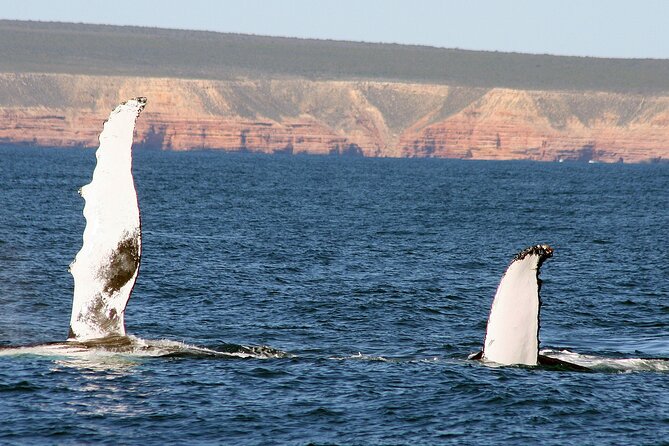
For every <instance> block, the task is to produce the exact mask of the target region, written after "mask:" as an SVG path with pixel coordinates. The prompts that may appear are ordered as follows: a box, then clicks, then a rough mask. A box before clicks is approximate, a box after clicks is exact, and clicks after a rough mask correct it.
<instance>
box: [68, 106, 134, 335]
mask: <svg viewBox="0 0 669 446" xmlns="http://www.w3.org/2000/svg"><path fill="white" fill-rule="evenodd" d="M145 104H146V98H135V99H131V100H129V101H127V102H124V103H121V104H120V105H119V106H118V107H116V108H115V109H114V110H113V111H112V112H111V115H110V116H109V119H108V120H107V121H105V123H104V128H103V130H102V133H101V134H100V146H99V148H98V149H97V151H96V153H95V155H96V159H97V163H96V166H95V170H94V172H93V179H92V181H91V182H90V183H89V184H87V185H85V186H84V187H82V188H81V190H80V194H81V196H82V197H83V198H84V200H85V205H84V217H85V219H86V228H85V229H84V235H83V245H82V248H81V250H80V251H79V252H78V253H77V255H76V257H75V259H74V261H73V262H72V264H71V265H70V272H71V273H72V276H73V277H74V299H73V302H72V316H71V319H70V332H69V335H68V340H76V341H85V340H91V339H98V338H105V337H109V336H125V322H124V313H125V307H126V305H127V302H128V299H130V294H131V293H132V288H133V286H134V284H135V279H136V278H137V272H138V270H139V262H140V257H141V251H142V234H141V226H140V216H139V205H138V202H137V192H136V190H135V183H134V181H133V177H132V142H133V134H134V129H135V122H136V120H137V117H138V116H139V114H140V113H141V111H142V110H143V109H144V106H145Z"/></svg>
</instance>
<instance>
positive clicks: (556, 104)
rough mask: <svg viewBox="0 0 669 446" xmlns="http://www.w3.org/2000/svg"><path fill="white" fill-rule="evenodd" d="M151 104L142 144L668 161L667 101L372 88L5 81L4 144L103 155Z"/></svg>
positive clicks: (74, 77) (32, 76)
mask: <svg viewBox="0 0 669 446" xmlns="http://www.w3.org/2000/svg"><path fill="white" fill-rule="evenodd" d="M134 96H146V97H148V99H149V103H148V106H147V108H146V111H145V113H144V115H143V117H142V120H140V122H139V123H138V125H137V129H136V132H137V135H136V141H138V142H139V145H140V146H143V147H147V148H155V149H164V150H193V149H220V150H230V151H239V150H243V151H251V152H264V153H309V154H350V155H363V156H383V157H449V158H468V159H500V160H502V159H532V160H543V161H553V160H581V161H601V162H618V161H623V162H650V161H656V160H666V159H668V158H669V93H667V94H663V93H656V92H655V93H653V92H650V93H649V92H646V93H628V92H611V91H608V92H604V91H596V90H579V91H569V90H524V89H515V88H490V87H476V86H450V85H444V84H437V83H412V82H408V81H375V80H316V79H304V78H287V77H283V78H276V79H266V78H265V79H260V78H258V79H253V78H247V79H228V80H225V79H224V80H220V79H219V80H216V79H207V80H203V79H179V78H158V77H132V76H100V75H78V74H58V73H43V74H40V73H4V74H3V73H0V142H5V143H11V144H30V145H36V146H47V147H51V146H55V147H74V146H76V147H81V146H83V147H96V146H97V135H98V134H99V131H100V128H101V119H103V118H104V117H105V116H106V115H107V114H108V113H109V110H110V109H111V108H112V107H113V106H114V104H116V103H118V102H119V101H121V100H125V99H128V98H130V97H134Z"/></svg>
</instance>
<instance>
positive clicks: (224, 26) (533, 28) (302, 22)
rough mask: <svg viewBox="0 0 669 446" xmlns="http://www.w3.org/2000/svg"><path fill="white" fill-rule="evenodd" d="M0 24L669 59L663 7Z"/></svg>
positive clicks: (521, 4) (163, 10)
mask: <svg viewBox="0 0 669 446" xmlns="http://www.w3.org/2000/svg"><path fill="white" fill-rule="evenodd" d="M0 18H5V19H22V20H41V21H63V22H83V23H107V24H115V25H139V26H154V27H164V28H181V29H200V30H210V31H221V32H236V33H250V34H261V35H273V36H294V37H313V38H320V39H337V40H354V41H367V42H395V43H413V44H421V45H431V46H440V47H446V48H466V49H478V50H497V51H516V52H529V53H549V54H564V55H578V56H599V57H626V58H627V57H634V58H646V57H651V58H669V1H664V0H628V1H623V0H552V1H543V0H534V1H532V0H506V1H503V0H498V1H493V0H442V1H439V0H325V1H321V0H311V1H310V0H264V1H261V0H234V1H229V0H219V1H214V0H0Z"/></svg>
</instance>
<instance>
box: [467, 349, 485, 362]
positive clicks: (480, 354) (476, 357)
mask: <svg viewBox="0 0 669 446" xmlns="http://www.w3.org/2000/svg"><path fill="white" fill-rule="evenodd" d="M467 359H471V360H473V361H476V360H481V359H483V350H481V351H480V352H478V353H472V354H471V355H469V356H467Z"/></svg>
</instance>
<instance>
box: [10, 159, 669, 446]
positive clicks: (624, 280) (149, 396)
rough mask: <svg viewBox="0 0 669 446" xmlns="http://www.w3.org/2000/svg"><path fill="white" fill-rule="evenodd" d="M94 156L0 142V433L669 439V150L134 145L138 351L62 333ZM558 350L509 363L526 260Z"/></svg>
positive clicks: (342, 439)
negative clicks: (511, 280)
mask: <svg viewBox="0 0 669 446" xmlns="http://www.w3.org/2000/svg"><path fill="white" fill-rule="evenodd" d="M94 163H95V156H94V152H93V151H92V150H74V149H73V150H61V149H51V150H44V149H33V148H19V147H11V146H0V346H1V347H10V346H14V347H15V346H26V345H33V347H28V348H23V349H17V348H11V349H3V350H0V444H59V445H60V444H64V445H67V444H90V443H99V444H110V445H112V444H114V445H115V444H143V445H154V444H155V445H162V444H168V443H171V444H262V445H266V444H267V445H271V444H294V445H306V444H322V445H324V444H342V445H343V444H356V445H357V444H362V445H372V444H398V445H399V444H520V443H526V444H538V443H541V444H544V445H562V444H580V445H602V444H649V445H650V444H653V445H656V444H669V365H668V363H667V361H662V360H658V359H653V358H667V357H669V330H668V327H669V266H668V265H669V254H668V246H669V235H668V234H669V231H668V229H669V165H667V164H664V165H604V164H576V163H573V164H570V163H559V164H558V163H533V162H475V161H455V160H434V159H421V160H418V159H416V160H414V159H362V158H345V157H342V158H338V157H307V156H304V157H303V156H294V157H292V156H263V155H253V154H225V153H214V152H192V153H169V152H149V151H144V152H143V151H138V152H136V154H135V165H134V172H135V179H136V186H137V189H138V194H139V201H140V208H141V211H142V227H143V235H144V238H143V258H142V264H141V268H140V274H139V278H138V282H137V284H136V286H135V291H134V294H133V297H132V298H131V300H130V302H129V305H128V308H127V312H126V322H127V329H128V332H129V333H131V334H132V335H133V340H134V343H135V346H136V348H134V349H133V350H131V351H120V352H113V351H104V350H100V349H98V350H96V349H93V350H90V351H75V350H72V349H70V350H68V349H62V348H59V347H58V346H57V345H56V346H54V345H46V346H34V345H37V344H44V343H51V342H55V341H62V340H64V339H65V338H66V336H67V330H68V324H69V317H70V306H71V298H72V287H73V281H72V278H71V276H70V274H69V273H68V270H67V267H68V264H69V263H70V262H71V260H72V259H73V258H74V256H75V254H76V253H77V251H78V250H79V248H80V246H81V241H82V238H81V237H82V233H83V228H84V219H83V216H82V209H83V200H82V199H81V198H80V197H79V196H78V194H77V190H78V188H79V187H81V186H82V185H84V184H86V183H88V182H89V181H90V178H91V174H92V170H93V167H94ZM537 243H548V244H550V245H551V246H552V247H553V248H554V249H555V255H554V257H553V258H552V259H550V260H548V261H547V262H546V263H545V264H544V266H543V268H542V275H541V277H542V279H543V281H544V284H543V288H542V301H543V306H542V310H541V316H542V318H541V333H540V340H541V348H542V350H549V351H552V352H553V354H555V355H561V356H562V357H563V358H568V359H570V360H573V361H575V362H579V363H583V364H587V365H589V366H591V367H592V370H593V371H592V372H590V373H583V372H573V371H564V370H549V369H545V368H533V367H491V366H488V365H485V364H482V363H480V362H477V361H468V360H467V359H466V358H467V356H468V355H469V354H470V353H473V352H475V351H477V350H479V349H480V347H481V345H482V341H483V336H484V334H485V333H484V332H485V326H486V321H487V317H488V311H489V309H490V304H491V301H492V296H493V295H494V292H495V289H496V286H497V283H498V281H499V279H500V277H501V275H502V273H503V272H504V270H505V269H506V267H507V266H508V264H509V262H510V260H511V259H512V257H513V255H514V254H515V253H516V252H517V251H519V250H521V249H523V248H525V247H527V246H529V245H532V244H537Z"/></svg>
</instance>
